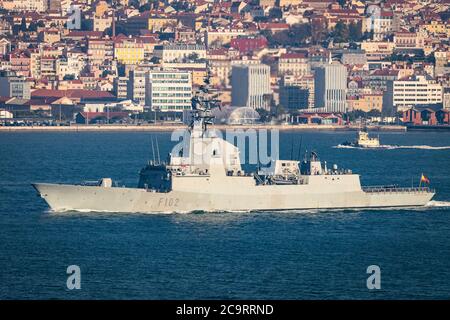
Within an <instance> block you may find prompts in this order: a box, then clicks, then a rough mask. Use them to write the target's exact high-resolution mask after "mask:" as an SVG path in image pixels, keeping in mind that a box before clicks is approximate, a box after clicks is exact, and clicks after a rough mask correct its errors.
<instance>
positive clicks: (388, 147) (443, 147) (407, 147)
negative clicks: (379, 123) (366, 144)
mask: <svg viewBox="0 0 450 320" xmlns="http://www.w3.org/2000/svg"><path fill="white" fill-rule="evenodd" d="M333 148H338V149H359V150H380V149H382V150H395V149H421V150H448V149H450V146H428V145H412V146H398V145H389V144H384V145H380V146H379V147H376V148H362V147H355V146H345V145H342V144H338V145H337V146H333Z"/></svg>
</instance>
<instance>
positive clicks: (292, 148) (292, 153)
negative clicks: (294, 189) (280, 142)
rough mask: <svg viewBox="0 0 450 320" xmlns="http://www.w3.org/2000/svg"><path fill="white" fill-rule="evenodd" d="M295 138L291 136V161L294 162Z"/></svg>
mask: <svg viewBox="0 0 450 320" xmlns="http://www.w3.org/2000/svg"><path fill="white" fill-rule="evenodd" d="M293 157H294V138H293V136H291V160H294V158H293Z"/></svg>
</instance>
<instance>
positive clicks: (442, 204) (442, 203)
mask: <svg viewBox="0 0 450 320" xmlns="http://www.w3.org/2000/svg"><path fill="white" fill-rule="evenodd" d="M425 207H450V201H437V200H431V201H429V202H428V203H427V204H426V205H425Z"/></svg>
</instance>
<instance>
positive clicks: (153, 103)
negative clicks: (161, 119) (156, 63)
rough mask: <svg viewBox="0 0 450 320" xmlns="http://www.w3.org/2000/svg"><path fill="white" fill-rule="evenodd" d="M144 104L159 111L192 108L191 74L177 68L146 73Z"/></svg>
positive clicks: (179, 110) (177, 110)
mask: <svg viewBox="0 0 450 320" xmlns="http://www.w3.org/2000/svg"><path fill="white" fill-rule="evenodd" d="M145 84H146V85H145V86H146V89H145V104H146V105H147V106H150V107H151V109H152V110H158V111H160V112H169V111H171V112H183V110H190V109H191V108H192V103H191V98H192V75H191V73H190V72H184V71H177V70H151V71H149V72H147V73H146V81H145Z"/></svg>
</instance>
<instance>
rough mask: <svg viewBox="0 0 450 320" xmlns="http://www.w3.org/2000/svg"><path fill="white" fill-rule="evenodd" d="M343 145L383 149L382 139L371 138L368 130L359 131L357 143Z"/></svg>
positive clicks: (344, 144)
mask: <svg viewBox="0 0 450 320" xmlns="http://www.w3.org/2000/svg"><path fill="white" fill-rule="evenodd" d="M342 145H343V146H348V147H355V148H381V145H380V138H379V137H375V138H371V137H369V132H368V131H367V128H364V129H361V130H359V131H358V134H357V138H356V140H355V141H353V142H349V141H346V142H344V143H343V144H342Z"/></svg>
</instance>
